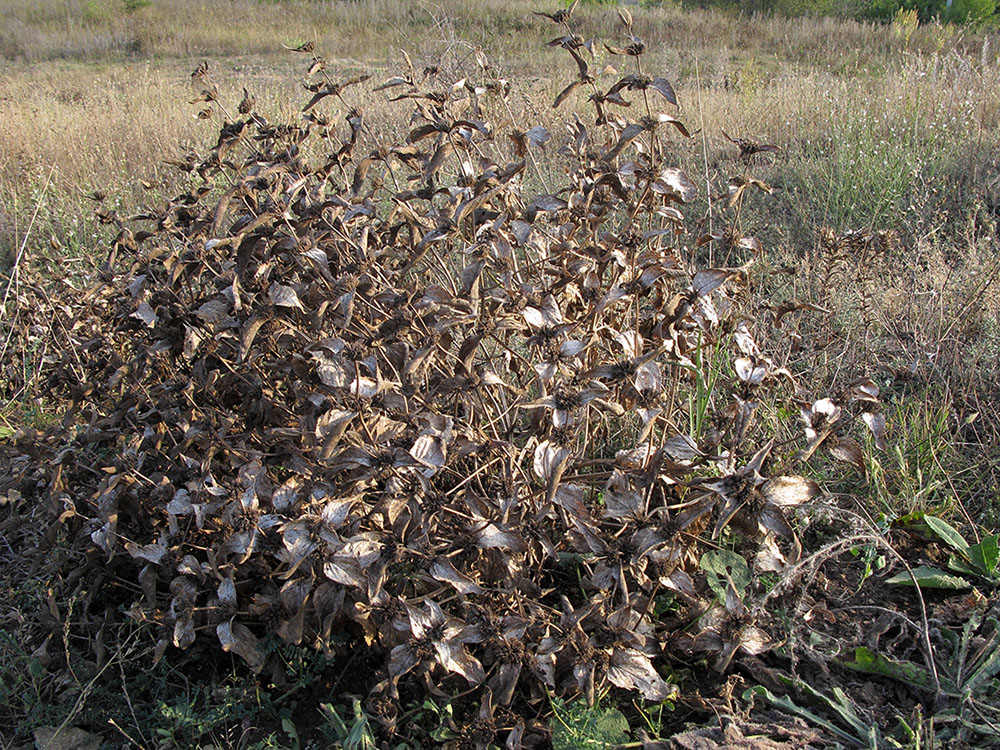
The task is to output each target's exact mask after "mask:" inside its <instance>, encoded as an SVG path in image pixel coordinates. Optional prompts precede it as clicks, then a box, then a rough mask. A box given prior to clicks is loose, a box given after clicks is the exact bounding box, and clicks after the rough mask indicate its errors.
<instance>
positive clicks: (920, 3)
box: [863, 0, 997, 24]
mask: <svg viewBox="0 0 1000 750" xmlns="http://www.w3.org/2000/svg"><path fill="white" fill-rule="evenodd" d="M996 10H997V4H996V0H952V2H950V3H949V2H947V0H874V1H873V2H871V3H869V4H868V7H867V8H866V9H864V10H863V14H864V15H865V16H866V17H868V18H871V19H874V20H879V21H892V20H894V19H897V18H899V17H900V14H901V12H905V11H916V13H917V17H918V18H919V19H920V21H921V22H926V21H931V20H934V19H939V20H941V21H945V22H948V23H957V24H982V23H986V22H988V21H990V20H991V19H992V18H993V17H994V15H995V14H996Z"/></svg>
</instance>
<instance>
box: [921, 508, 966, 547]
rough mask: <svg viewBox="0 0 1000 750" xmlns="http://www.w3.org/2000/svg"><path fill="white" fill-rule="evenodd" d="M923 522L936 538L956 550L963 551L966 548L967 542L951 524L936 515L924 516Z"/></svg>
mask: <svg viewBox="0 0 1000 750" xmlns="http://www.w3.org/2000/svg"><path fill="white" fill-rule="evenodd" d="M924 523H926V524H927V528H929V529H930V530H931V531H933V532H934V534H935V535H936V536H937V537H938V539H940V540H941V541H942V542H944V543H945V544H947V545H948V546H949V547H951V548H952V549H953V550H955V551H956V552H965V550H967V549H968V547H969V543H968V542H966V541H965V538H964V537H963V536H962V535H961V534H959V533H958V531H957V530H956V529H955V527H953V526H952V525H951V524H949V523H946V522H945V521H942V520H941V519H940V518H938V517H936V516H924Z"/></svg>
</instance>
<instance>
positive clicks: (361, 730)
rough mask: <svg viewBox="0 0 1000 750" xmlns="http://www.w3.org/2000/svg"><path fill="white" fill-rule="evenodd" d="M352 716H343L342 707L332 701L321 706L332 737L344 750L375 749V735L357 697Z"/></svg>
mask: <svg viewBox="0 0 1000 750" xmlns="http://www.w3.org/2000/svg"><path fill="white" fill-rule="evenodd" d="M351 711H352V714H353V715H352V716H348V717H347V718H344V717H342V716H341V708H340V707H339V706H333V705H331V704H330V703H324V704H323V705H321V706H320V713H322V714H323V719H324V720H325V721H326V725H327V728H328V729H329V730H330V731H329V733H328V734H329V736H330V739H331V740H332V741H334V742H336V743H337V747H341V748H343V750H375V737H374V735H373V734H372V730H371V726H370V724H369V721H368V716H367V715H366V714H365V712H364V711H363V710H362V709H361V701H360V700H358V699H357V698H355V699H354V701H353V703H352V704H351Z"/></svg>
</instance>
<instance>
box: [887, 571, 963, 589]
mask: <svg viewBox="0 0 1000 750" xmlns="http://www.w3.org/2000/svg"><path fill="white" fill-rule="evenodd" d="M912 570H913V577H912V578H911V577H910V573H909V571H905V570H904V571H903V572H902V573H897V574H896V575H894V576H893V577H892V578H890V579H888V580H887V581H886V583H894V584H897V585H900V586H912V585H913V581H914V579H916V582H917V585H918V586H920V588H922V589H952V590H955V591H960V590H962V589H971V588H972V584H971V583H969V582H968V581H966V580H965V579H964V578H959V577H958V576H953V575H951V574H950V573H945V572H944V571H943V570H941V569H940V568H932V567H931V566H929V565H919V566H917V567H916V568H913V569H912Z"/></svg>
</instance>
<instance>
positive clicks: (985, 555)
mask: <svg viewBox="0 0 1000 750" xmlns="http://www.w3.org/2000/svg"><path fill="white" fill-rule="evenodd" d="M922 521H923V523H924V525H925V526H926V528H927V529H928V530H929V531H930V532H931V533H932V534H933V535H934V536H936V537H937V538H938V539H939V540H941V541H942V542H944V543H945V544H946V545H947V546H948V547H950V548H951V549H952V551H953V552H954V554H952V555H951V556H950V557H949V558H948V568H949V570H951V571H953V572H956V573H961V574H962V575H966V576H972V577H974V578H976V579H977V580H978V581H979V582H981V583H986V584H990V585H993V586H997V585H1000V567H998V566H1000V535H997V534H993V535H992V536H987V537H984V538H983V539H982V540H981V541H979V542H978V543H976V544H969V543H968V542H967V541H966V540H965V537H963V536H962V535H961V534H960V533H959V532H958V530H957V529H955V528H954V527H953V526H952V525H951V524H949V523H948V522H947V521H944V520H943V519H941V518H937V517H936V516H929V515H924V516H922ZM887 583H894V584H901V585H907V586H912V585H913V584H914V583H916V585H918V586H920V587H921V588H937V589H966V588H970V587H971V585H970V584H969V582H968V581H966V580H965V579H964V578H959V577H958V576H953V575H950V574H949V573H946V572H945V571H943V570H941V569H940V568H935V567H933V566H930V565H921V566H919V567H916V568H913V569H912V575H911V573H910V572H906V571H904V572H902V573H899V574H897V575H895V576H893V577H892V578H890V579H888V581H887Z"/></svg>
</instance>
